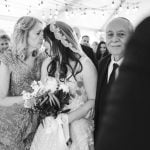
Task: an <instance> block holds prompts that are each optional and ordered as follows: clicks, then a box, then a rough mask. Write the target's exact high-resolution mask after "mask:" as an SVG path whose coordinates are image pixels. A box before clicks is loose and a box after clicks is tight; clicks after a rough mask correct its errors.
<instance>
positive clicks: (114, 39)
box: [112, 34, 119, 42]
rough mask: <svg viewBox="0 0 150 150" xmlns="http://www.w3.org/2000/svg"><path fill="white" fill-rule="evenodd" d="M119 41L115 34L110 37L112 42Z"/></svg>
mask: <svg viewBox="0 0 150 150" xmlns="http://www.w3.org/2000/svg"><path fill="white" fill-rule="evenodd" d="M118 40H119V37H118V36H117V34H114V36H113V37H112V41H114V42H116V41H118Z"/></svg>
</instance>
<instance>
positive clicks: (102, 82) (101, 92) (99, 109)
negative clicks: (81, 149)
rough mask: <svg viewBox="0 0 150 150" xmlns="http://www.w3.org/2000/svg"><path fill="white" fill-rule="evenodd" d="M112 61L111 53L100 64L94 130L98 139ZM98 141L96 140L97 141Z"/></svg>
mask: <svg viewBox="0 0 150 150" xmlns="http://www.w3.org/2000/svg"><path fill="white" fill-rule="evenodd" d="M110 61H111V55H107V56H106V57H104V58H103V59H102V60H101V61H100V64H99V66H98V68H99V69H98V82H97V92H96V100H95V118H94V121H95V131H94V139H95V140H96V137H97V133H98V131H99V128H100V122H101V117H102V114H103V111H104V109H105V98H106V96H107V91H108V87H107V72H108V65H109V63H110ZM95 142H96V141H95Z"/></svg>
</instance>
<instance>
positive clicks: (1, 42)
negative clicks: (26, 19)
mask: <svg viewBox="0 0 150 150" xmlns="http://www.w3.org/2000/svg"><path fill="white" fill-rule="evenodd" d="M9 46H10V37H9V36H8V35H7V34H0V53H3V52H4V51H6V50H7V49H8V48H9Z"/></svg>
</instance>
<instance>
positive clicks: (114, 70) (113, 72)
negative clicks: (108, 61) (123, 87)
mask: <svg viewBox="0 0 150 150" xmlns="http://www.w3.org/2000/svg"><path fill="white" fill-rule="evenodd" d="M118 67H119V66H118V64H116V63H114V64H113V70H112V72H111V74H110V77H109V82H108V84H109V85H111V84H112V83H113V81H114V80H115V74H116V69H117V68H118Z"/></svg>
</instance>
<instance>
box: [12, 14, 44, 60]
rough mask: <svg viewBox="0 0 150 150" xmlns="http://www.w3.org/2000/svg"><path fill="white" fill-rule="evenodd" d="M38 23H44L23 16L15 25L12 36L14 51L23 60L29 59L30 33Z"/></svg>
mask: <svg viewBox="0 0 150 150" xmlns="http://www.w3.org/2000/svg"><path fill="white" fill-rule="evenodd" d="M37 23H42V22H41V21H40V20H39V19H37V18H34V17H31V16H23V17H21V18H20V19H19V20H18V21H17V23H16V24H15V28H14V31H13V36H12V51H13V52H14V53H15V54H16V55H17V56H18V57H19V58H21V59H22V60H25V59H26V58H27V48H28V37H29V32H30V31H31V30H32V29H33V27H34V26H35V25H36V24H37Z"/></svg>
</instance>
